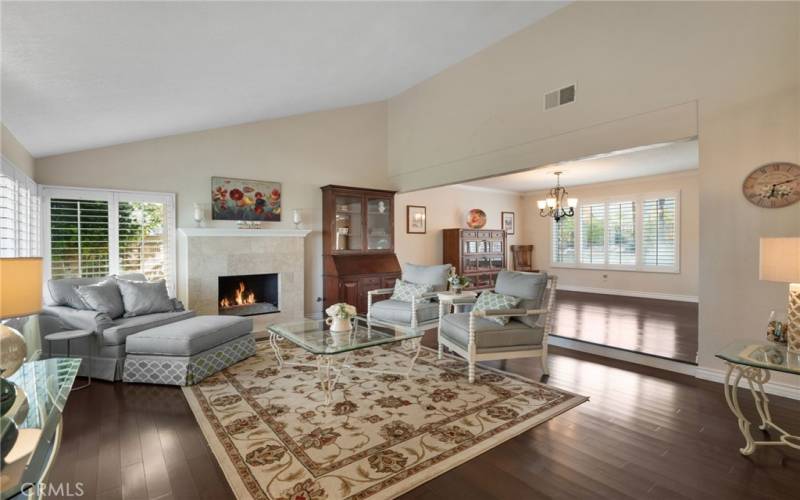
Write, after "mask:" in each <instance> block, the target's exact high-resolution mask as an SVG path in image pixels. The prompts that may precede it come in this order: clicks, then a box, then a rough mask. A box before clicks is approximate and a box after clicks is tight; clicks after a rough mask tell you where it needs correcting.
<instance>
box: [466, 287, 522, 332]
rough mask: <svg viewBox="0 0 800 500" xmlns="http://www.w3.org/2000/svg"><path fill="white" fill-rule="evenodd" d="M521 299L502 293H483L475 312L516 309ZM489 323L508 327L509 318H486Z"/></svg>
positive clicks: (477, 301) (476, 302) (474, 309)
mask: <svg viewBox="0 0 800 500" xmlns="http://www.w3.org/2000/svg"><path fill="white" fill-rule="evenodd" d="M519 301H520V299H518V298H517V297H512V296H511V295H503V294H502V293H492V292H483V293H482V294H481V295H480V297H478V300H476V301H475V306H474V307H473V308H472V310H473V311H490V310H492V309H514V308H515V307H517V304H519ZM486 319H488V320H489V321H494V322H495V323H497V324H499V325H507V324H508V320H509V319H510V318H509V317H508V316H486Z"/></svg>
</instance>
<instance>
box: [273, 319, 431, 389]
mask: <svg viewBox="0 0 800 500" xmlns="http://www.w3.org/2000/svg"><path fill="white" fill-rule="evenodd" d="M267 331H268V332H269V342H270V346H271V347H272V350H273V351H274V352H275V358H276V359H277V360H278V366H279V367H281V368H283V367H284V366H311V367H315V368H317V374H318V375H319V377H320V382H321V383H322V390H323V392H324V393H325V404H328V403H330V402H331V399H332V393H333V390H334V388H335V387H336V384H337V382H338V381H339V378H340V377H341V375H342V373H344V372H345V371H362V372H372V373H382V374H391V375H400V376H403V377H408V376H409V375H410V374H411V371H412V370H413V369H414V363H416V361H417V358H418V357H419V353H420V350H421V349H422V343H421V340H422V336H423V334H424V333H425V332H424V330H422V329H418V328H411V327H407V326H401V325H394V324H389V323H384V322H381V321H376V320H372V321H371V322H368V321H367V319H366V318H363V317H361V316H358V317H356V318H354V319H353V329H352V330H350V331H347V332H331V331H330V329H329V327H328V325H326V324H325V321H324V320H321V319H302V320H298V321H292V322H289V323H280V324H276V325H271V326H269V327H268V328H267ZM280 339H286V340H288V341H290V342H292V343H293V344H295V345H297V346H298V347H302V348H303V349H304V350H305V351H307V352H308V353H310V354H313V355H314V356H315V358H316V362H315V363H294V362H288V361H286V360H285V359H284V358H283V356H282V354H281V348H280V344H279V341H280ZM398 342H399V343H401V344H403V345H404V346H405V347H406V348H407V349H409V350H410V351H411V356H410V361H409V364H408V367H407V368H406V369H405V370H404V371H390V370H376V369H372V368H362V367H357V366H353V365H351V364H349V360H350V355H351V353H352V352H354V351H358V350H361V349H368V348H370V347H377V346H382V345H386V344H392V343H398Z"/></svg>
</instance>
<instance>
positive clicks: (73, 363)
mask: <svg viewBox="0 0 800 500" xmlns="http://www.w3.org/2000/svg"><path fill="white" fill-rule="evenodd" d="M80 366H81V360H80V359H70V358H51V359H45V360H41V361H29V362H27V363H25V364H23V365H22V367H21V368H20V369H19V370H18V371H17V372H16V373H14V374H13V375H12V376H11V377H9V380H10V381H12V382H14V384H16V386H17V394H16V399H15V400H14V404H13V405H12V406H11V408H9V410H8V411H7V412H6V413H5V414H3V416H2V419H3V420H7V422H4V426H3V428H4V429H8V428H9V424H10V423H13V427H14V429H15V431H12V432H16V433H17V437H16V440H15V441H14V443H13V444H12V445H11V447H10V449H9V450H7V452H6V453H5V458H4V460H3V461H2V464H0V499H2V500H6V499H9V498H15V499H16V498H37V497H38V495H36V494H35V491H29V490H26V491H25V492H23V491H22V487H23V486H28V487H34V486H35V485H36V484H38V483H40V482H41V481H44V480H45V479H46V477H47V474H48V472H50V468H51V467H52V465H53V462H54V461H55V457H56V455H57V454H58V448H59V446H60V444H61V433H62V423H61V413H62V412H63V411H64V405H65V404H66V403H67V398H68V397H69V393H70V389H71V388H72V383H73V382H74V381H75V375H77V374H78V368H79V367H80ZM29 494H30V495H29Z"/></svg>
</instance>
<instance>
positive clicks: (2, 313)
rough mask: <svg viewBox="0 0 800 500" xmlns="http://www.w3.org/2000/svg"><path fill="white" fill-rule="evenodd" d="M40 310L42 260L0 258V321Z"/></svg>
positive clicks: (34, 258) (37, 258)
mask: <svg viewBox="0 0 800 500" xmlns="http://www.w3.org/2000/svg"><path fill="white" fill-rule="evenodd" d="M41 310H42V258H41V257H13V258H0V319H6V318H17V317H20V316H29V315H31V314H36V313H38V312H39V311H41Z"/></svg>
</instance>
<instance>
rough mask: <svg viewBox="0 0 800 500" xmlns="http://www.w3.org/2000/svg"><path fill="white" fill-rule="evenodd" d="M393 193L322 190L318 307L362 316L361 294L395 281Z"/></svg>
mask: <svg viewBox="0 0 800 500" xmlns="http://www.w3.org/2000/svg"><path fill="white" fill-rule="evenodd" d="M394 195H395V192H394V191H385V190H381V189H364V188H355V187H346V186H333V185H330V186H325V187H323V188H322V259H323V276H322V277H323V297H322V299H323V303H324V307H325V308H327V307H328V306H330V305H331V304H335V303H337V302H347V303H348V304H353V305H354V306H356V308H357V309H358V314H359V315H362V314H366V313H367V292H368V291H369V290H375V289H377V288H390V287H393V286H394V282H395V280H396V279H398V278H399V277H400V263H399V262H398V261H397V256H396V255H395V253H394Z"/></svg>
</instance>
